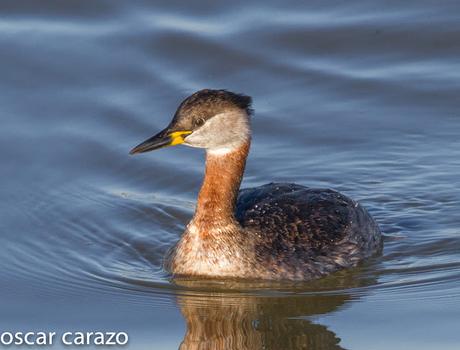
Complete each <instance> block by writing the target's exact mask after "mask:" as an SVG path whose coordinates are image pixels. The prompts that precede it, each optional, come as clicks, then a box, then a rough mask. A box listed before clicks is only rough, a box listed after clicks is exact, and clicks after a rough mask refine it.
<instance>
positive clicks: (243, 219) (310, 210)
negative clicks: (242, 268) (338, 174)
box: [236, 183, 382, 279]
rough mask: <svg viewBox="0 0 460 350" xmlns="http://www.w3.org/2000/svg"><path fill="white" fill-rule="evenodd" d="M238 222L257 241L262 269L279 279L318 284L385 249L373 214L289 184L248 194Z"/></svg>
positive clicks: (328, 193)
mask: <svg viewBox="0 0 460 350" xmlns="http://www.w3.org/2000/svg"><path fill="white" fill-rule="evenodd" d="M236 216H237V219H238V221H239V222H240V224H241V225H242V226H243V228H244V230H245V231H246V232H247V234H248V235H249V236H250V237H251V239H252V240H254V242H253V243H254V246H253V247H254V248H253V249H255V253H256V257H257V260H258V264H260V265H259V268H260V269H268V270H271V271H272V273H273V274H274V275H277V276H278V278H279V277H281V278H283V277H284V278H288V279H309V278H316V277H320V276H323V275H325V274H328V273H331V272H333V271H336V270H339V269H342V268H345V267H351V266H355V265H356V264H357V263H358V262H359V261H361V260H362V259H365V258H367V257H369V256H371V255H372V254H374V253H376V252H377V251H378V250H380V248H381V244H382V242H381V233H380V230H379V227H378V225H377V224H376V222H375V221H374V219H373V218H372V217H371V216H370V214H369V213H368V212H367V211H366V210H365V209H364V208H363V207H362V206H361V205H359V204H358V203H357V202H355V201H353V200H351V199H350V198H348V197H346V196H344V195H342V194H340V193H339V192H336V191H333V190H330V189H312V188H308V187H304V186H300V185H296V184H283V183H271V184H267V185H264V186H260V187H256V188H249V189H243V190H241V191H240V194H239V197H238V203H237V212H236Z"/></svg>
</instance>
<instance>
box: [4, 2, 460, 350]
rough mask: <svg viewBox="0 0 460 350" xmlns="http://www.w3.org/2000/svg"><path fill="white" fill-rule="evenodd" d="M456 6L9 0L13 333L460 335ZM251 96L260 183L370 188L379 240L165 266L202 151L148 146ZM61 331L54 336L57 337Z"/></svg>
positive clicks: (452, 343)
mask: <svg viewBox="0 0 460 350" xmlns="http://www.w3.org/2000/svg"><path fill="white" fill-rule="evenodd" d="M458 13H460V4H459V2H458V1H443V2H436V1H425V0H423V1H419V2H412V3H410V2H400V1H386V2H377V1H361V2H360V1H352V2H349V1H348V2H344V1H334V2H327V3H324V2H319V1H310V2H281V1H280V2H277V1H265V2H259V3H257V2H249V3H248V2H235V1H232V2H230V3H229V2H226V3H217V2H206V1H198V2H193V3H191V2H189V3H185V2H178V1H167V2H155V3H152V2H148V1H135V2H121V1H101V0H93V1H86V2H83V1H73V0H72V1H70V0H67V1H65V2H63V1H49V0H48V1H40V2H36V1H22V0H21V1H3V2H1V3H0V47H1V48H2V49H1V54H0V67H1V68H0V73H1V75H0V76H1V79H0V89H1V93H0V122H1V124H0V125H1V127H0V149H1V152H0V178H1V181H0V198H1V199H2V200H1V201H0V266H1V267H2V269H1V270H0V332H5V331H13V332H15V331H28V330H50V331H56V332H58V333H62V332H65V331H77V330H85V331H97V330H108V331H110V330H114V331H125V332H127V333H128V334H129V337H130V342H129V345H128V348H130V349H131V348H132V349H152V348H155V349H175V348H178V347H179V346H180V345H181V344H182V348H183V349H198V348H200V349H205V348H209V349H216V348H222V349H232V348H235V349H262V348H263V349H307V348H308V349H341V348H345V349H417V350H422V349H459V348H460V335H459V332H458V330H459V326H460V321H459V320H460V306H459V305H460V256H459V252H460V228H459V226H460V220H459V215H458V212H459V210H460V176H459V175H460V138H459V135H460V99H459V91H460V60H459V57H460V41H459V37H460V21H459V19H458V18H459V17H458ZM202 88H227V89H230V90H234V91H238V92H244V93H246V94H249V95H251V96H252V97H253V99H254V108H255V110H256V114H255V117H254V118H253V129H254V137H253V146H252V150H251V154H250V157H249V160H248V166H247V170H246V175H245V179H244V182H243V186H257V185H261V184H264V183H267V182H272V181H286V182H296V183H300V184H303V185H307V186H311V187H330V188H333V189H336V190H339V191H341V192H343V193H345V194H346V195H348V196H350V197H352V198H354V199H356V200H359V201H360V202H361V203H362V204H363V205H364V206H365V207H367V208H368V209H369V211H370V212H371V213H372V215H373V216H374V217H375V218H376V220H377V221H378V223H379V224H380V226H381V228H382V230H383V231H384V233H385V247H384V251H383V254H382V255H381V256H378V257H376V258H375V259H373V260H371V261H369V262H367V263H366V264H364V265H363V266H360V267H359V268H357V269H353V270H351V271H347V272H343V273H339V274H336V275H334V276H331V277H330V278H326V279H324V280H320V281H315V282H310V283H304V284H297V285H289V284H281V285H280V284H270V283H230V282H223V281H215V282H207V283H204V282H203V281H184V282H181V283H177V281H172V280H170V279H169V278H168V276H167V274H166V273H165V272H164V271H163V269H162V260H163V256H164V254H165V252H166V251H167V250H168V249H169V248H170V247H171V246H172V245H173V244H174V242H175V241H176V240H177V239H178V238H179V235H180V234H181V232H182V230H183V228H184V225H185V224H186V223H187V222H188V220H189V219H190V217H191V215H192V213H193V210H194V203H195V198H196V195H197V192H198V189H199V186H200V184H201V179H202V175H203V152H201V151H199V150H196V149H189V148H186V147H174V148H171V149H165V150H162V151H158V152H154V153H151V154H148V155H145V156H142V157H130V156H129V155H128V151H129V150H130V149H131V148H132V147H133V146H134V145H136V144H137V143H139V142H140V141H142V140H144V139H145V138H146V137H149V136H151V135H153V134H154V133H156V132H157V131H158V130H160V129H162V128H163V127H164V126H166V124H167V123H168V122H169V120H170V119H171V117H172V115H173V113H174V111H175V109H176V107H177V105H178V103H179V102H180V101H181V100H182V99H183V98H184V97H186V96H187V95H189V94H190V93H192V92H194V91H195V90H198V89H202ZM60 346H62V344H56V345H55V346H53V348H59V347H60Z"/></svg>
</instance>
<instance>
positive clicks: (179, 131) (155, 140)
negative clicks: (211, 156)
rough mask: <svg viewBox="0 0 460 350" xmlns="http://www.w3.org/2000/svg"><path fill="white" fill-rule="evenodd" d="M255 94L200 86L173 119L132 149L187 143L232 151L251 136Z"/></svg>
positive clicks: (134, 150) (141, 149) (183, 103)
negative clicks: (252, 101) (164, 127)
mask: <svg viewBox="0 0 460 350" xmlns="http://www.w3.org/2000/svg"><path fill="white" fill-rule="evenodd" d="M251 113H252V109H251V97H249V96H246V95H242V94H236V93H233V92H230V91H227V90H200V91H198V92H195V93H194V94H193V95H191V96H189V97H187V98H186V99H185V100H184V101H183V102H182V103H181V104H180V106H179V108H178V109H177V111H176V114H175V115H174V118H173V119H172V121H171V123H170V124H169V125H168V126H167V127H166V129H164V130H162V131H161V132H159V133H158V134H156V135H155V136H153V137H151V138H149V139H148V140H146V141H144V142H142V143H141V144H139V145H137V146H136V147H134V148H133V149H132V150H131V152H130V153H131V154H135V153H143V152H148V151H153V150H155V149H158V148H162V147H167V146H175V145H179V144H185V145H187V146H191V147H199V148H205V149H207V150H209V151H216V152H220V151H223V152H225V151H228V150H232V149H234V148H237V147H238V146H240V145H241V144H243V143H245V142H247V141H248V140H249V139H250V137H251V130H250V124H249V118H250V115H251Z"/></svg>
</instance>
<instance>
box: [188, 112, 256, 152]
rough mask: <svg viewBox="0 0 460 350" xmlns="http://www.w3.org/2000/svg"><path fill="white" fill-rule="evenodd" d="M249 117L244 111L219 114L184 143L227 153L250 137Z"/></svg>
mask: <svg viewBox="0 0 460 350" xmlns="http://www.w3.org/2000/svg"><path fill="white" fill-rule="evenodd" d="M250 135H251V131H250V126H249V117H248V115H247V114H246V113H245V112H244V111H232V112H227V113H221V114H217V115H215V116H214V117H212V118H211V119H208V121H207V122H206V123H205V124H204V125H203V126H202V127H200V128H199V129H197V130H196V131H194V132H193V133H192V134H191V135H189V136H187V137H186V138H185V142H184V144H186V145H188V146H191V147H199V148H206V149H208V150H210V151H211V150H212V151H216V152H219V153H226V152H228V151H230V150H232V149H235V148H237V147H238V146H240V145H241V144H242V143H243V142H245V141H247V140H248V139H249V138H250Z"/></svg>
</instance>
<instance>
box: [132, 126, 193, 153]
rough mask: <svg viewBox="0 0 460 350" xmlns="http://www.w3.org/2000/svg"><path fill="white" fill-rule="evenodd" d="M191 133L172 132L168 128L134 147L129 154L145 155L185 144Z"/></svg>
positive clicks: (185, 131) (183, 131) (186, 131)
mask: <svg viewBox="0 0 460 350" xmlns="http://www.w3.org/2000/svg"><path fill="white" fill-rule="evenodd" d="M191 133H192V132H191V131H189V130H182V131H171V130H170V129H169V128H166V129H165V130H163V131H161V132H159V133H158V134H156V135H155V136H152V137H151V138H149V139H147V140H145V141H144V142H142V143H140V144H139V145H137V146H136V147H134V148H133V149H132V150H131V151H129V154H136V153H144V152H149V151H153V150H156V149H159V148H163V147H168V146H176V145H180V144H181V143H184V140H185V137H186V136H187V135H190V134H191Z"/></svg>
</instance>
